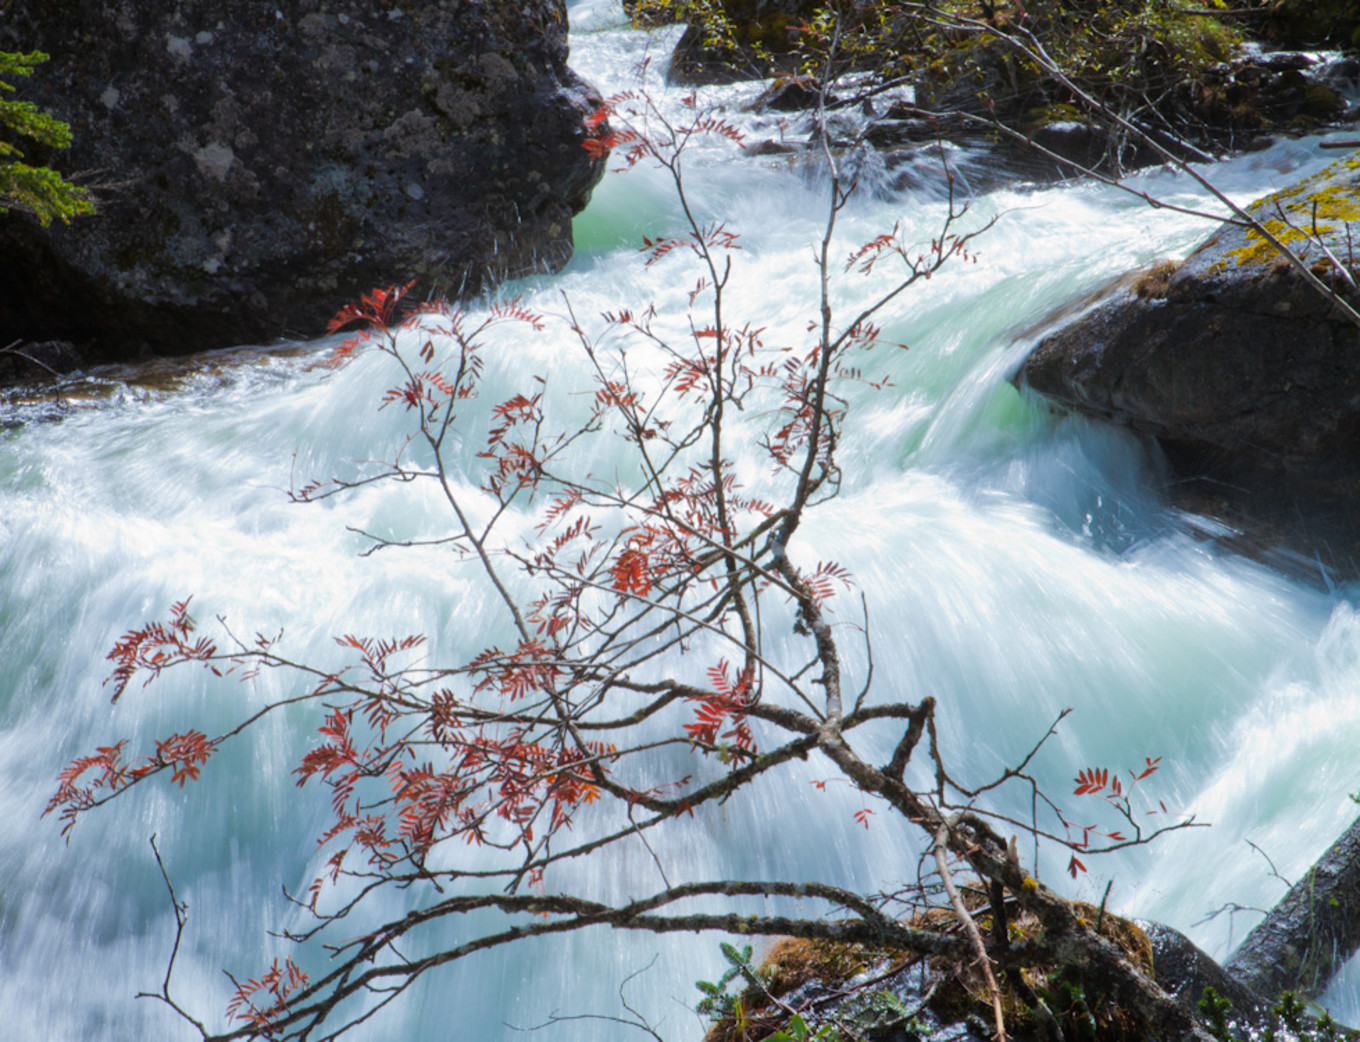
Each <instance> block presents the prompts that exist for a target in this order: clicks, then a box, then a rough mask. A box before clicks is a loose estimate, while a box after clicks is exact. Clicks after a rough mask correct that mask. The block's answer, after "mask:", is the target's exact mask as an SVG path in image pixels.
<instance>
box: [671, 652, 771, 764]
mask: <svg viewBox="0 0 1360 1042" xmlns="http://www.w3.org/2000/svg"><path fill="white" fill-rule="evenodd" d="M731 671H732V666H731V663H729V662H728V661H727V660H726V659H722V660H720V661H719V662H718V664H717V665H716V666H712V667H710V668H709V671H708V682H709V683H710V684H711V685H712V687H713V690H712V691H711V692H707V693H705V694H703V695H696V696H693V697H692V698H691V699H690V701H691V702H693V703H694V722H693V723H689V724H686V725H685V733H686V734H688V735H689V737H690V740H691V741H693V742H695V743H696V744H699V745H703V746H707V747H713V746H720V745H721V746H723V747H725V749H726V752H727V753H728V754H729V755H730V756H731V757H732V759H733V762H739V761H740V760H742V759H746V758H749V757H752V756H754V755H755V754H756V744H755V739H754V738H753V737H752V735H751V728H750V723H749V719H748V717H747V710H749V709H750V707H751V698H752V695H753V692H754V683H755V669H754V667H753V666H750V665H748V666H746V667H745V668H743V669H741V670H739V671H737V672H736V673H735V674H734V675H729V673H731ZM725 726H726V727H727V730H723V728H724V727H725Z"/></svg>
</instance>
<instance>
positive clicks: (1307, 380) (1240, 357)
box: [1022, 156, 1360, 571]
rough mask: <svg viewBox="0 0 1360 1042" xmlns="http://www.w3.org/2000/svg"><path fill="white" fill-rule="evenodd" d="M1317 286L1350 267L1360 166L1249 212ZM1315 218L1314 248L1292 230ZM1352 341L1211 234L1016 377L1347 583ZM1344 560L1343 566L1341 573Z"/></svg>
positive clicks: (1089, 317)
mask: <svg viewBox="0 0 1360 1042" xmlns="http://www.w3.org/2000/svg"><path fill="white" fill-rule="evenodd" d="M1251 212H1252V213H1253V214H1255V215H1256V216H1257V217H1259V218H1260V219H1261V220H1262V221H1264V222H1265V223H1266V225H1267V227H1268V228H1270V229H1272V230H1273V231H1274V232H1275V234H1277V235H1278V236H1279V237H1280V238H1281V239H1283V240H1284V241H1285V242H1286V244H1287V245H1289V246H1291V247H1292V248H1294V249H1296V250H1297V251H1298V252H1299V253H1300V254H1301V255H1302V256H1303V257H1304V258H1305V262H1306V263H1307V264H1308V265H1309V266H1310V268H1311V269H1312V271H1313V272H1314V273H1316V274H1317V275H1318V276H1319V277H1320V278H1321V279H1323V280H1324V281H1326V282H1328V283H1330V284H1331V285H1333V286H1334V287H1336V288H1337V289H1338V291H1339V292H1344V293H1345V295H1347V296H1348V297H1349V299H1351V300H1352V302H1355V301H1357V300H1360V295H1357V294H1356V293H1355V292H1354V291H1353V290H1349V289H1344V285H1343V282H1342V280H1341V279H1340V277H1339V276H1338V274H1337V271H1336V266H1337V262H1338V261H1339V262H1340V263H1341V264H1343V265H1346V266H1348V267H1349V266H1352V265H1353V263H1354V258H1353V257H1352V256H1351V253H1350V241H1349V239H1350V236H1349V227H1350V224H1351V223H1352V222H1354V221H1357V220H1360V156H1357V157H1352V158H1349V159H1346V160H1342V161H1339V162H1338V163H1336V164H1333V166H1331V167H1329V168H1328V169H1327V170H1326V171H1324V172H1322V173H1320V174H1318V175H1316V176H1314V177H1311V178H1308V179H1306V180H1305V181H1303V182H1301V183H1299V184H1297V185H1295V186H1293V187H1292V188H1289V189H1286V190H1284V191H1283V192H1280V193H1277V194H1276V195H1273V196H1270V197H1267V198H1266V199H1263V200H1261V201H1259V202H1257V203H1255V204H1254V205H1253V206H1252V207H1251ZM1315 220H1316V224H1317V227H1318V229H1319V231H1320V232H1321V241H1322V242H1323V243H1326V245H1327V247H1328V249H1330V250H1331V253H1332V256H1331V257H1328V256H1326V255H1325V254H1324V252H1323V250H1322V248H1321V246H1320V245H1319V244H1318V243H1314V242H1310V241H1308V240H1307V239H1306V237H1305V235H1304V231H1303V229H1305V228H1311V227H1312V225H1313V223H1314V221H1315ZM1358 350H1360V329H1357V327H1356V325H1355V324H1354V323H1352V322H1351V321H1349V320H1348V319H1346V318H1345V317H1343V316H1342V315H1341V314H1340V312H1339V311H1338V310H1337V309H1336V308H1335V306H1334V305H1333V304H1332V302H1330V301H1329V300H1327V299H1326V298H1325V297H1324V296H1322V295H1321V294H1319V293H1318V292H1317V291H1316V290H1315V289H1313V288H1312V287H1310V286H1309V285H1308V284H1307V283H1306V282H1305V280H1304V278H1303V277H1302V276H1301V275H1300V274H1299V273H1298V272H1297V271H1296V270H1295V269H1294V268H1293V267H1292V266H1291V265H1290V264H1289V263H1288V262H1287V261H1286V260H1285V259H1284V258H1283V257H1281V256H1280V255H1279V254H1278V253H1277V251H1276V250H1275V248H1274V247H1273V246H1271V245H1270V243H1269V242H1268V241H1266V240H1265V239H1264V238H1263V237H1262V236H1261V235H1260V234H1258V233H1257V232H1255V231H1252V230H1249V229H1244V228H1240V227H1235V226H1229V225H1225V226H1224V227H1223V228H1222V229H1221V230H1220V231H1219V232H1217V233H1216V234H1215V235H1213V236H1212V237H1211V238H1210V239H1209V240H1208V241H1207V242H1206V243H1205V244H1204V245H1202V246H1201V247H1200V248H1199V249H1198V250H1196V251H1195V253H1194V254H1192V255H1191V257H1190V258H1189V259H1188V260H1186V261H1185V262H1184V263H1183V264H1181V265H1179V266H1174V265H1162V266H1159V267H1158V268H1156V269H1152V270H1150V271H1148V272H1145V273H1144V274H1143V275H1142V276H1141V277H1140V278H1137V279H1134V280H1130V281H1126V282H1124V283H1123V284H1121V285H1120V286H1119V287H1117V288H1116V289H1115V290H1114V291H1113V292H1112V293H1111V294H1110V295H1109V296H1108V297H1107V298H1106V299H1105V300H1104V301H1103V302H1102V303H1101V304H1099V305H1097V306H1096V307H1094V309H1092V310H1091V311H1089V312H1088V313H1087V314H1085V315H1084V316H1082V317H1080V318H1078V319H1077V320H1076V321H1074V322H1072V323H1070V324H1069V325H1067V326H1065V327H1062V328H1060V329H1059V330H1058V331H1057V332H1055V333H1053V334H1051V335H1049V336H1048V337H1046V338H1044V339H1043V340H1042V341H1041V342H1040V343H1039V345H1038V347H1037V348H1036V349H1035V351H1034V352H1033V354H1032V355H1031V356H1030V358H1029V359H1028V360H1027V361H1026V362H1025V364H1024V367H1023V370H1022V378H1023V381H1024V382H1025V383H1027V384H1028V385H1029V386H1030V387H1031V388H1033V389H1034V390H1035V391H1037V392H1039V393H1040V394H1042V395H1044V396H1046V397H1047V398H1049V399H1050V400H1052V401H1054V402H1055V403H1057V404H1059V405H1061V406H1063V407H1065V408H1069V409H1073V410H1075V411H1077V412H1082V413H1085V414H1087V415H1091V416H1095V417H1099V418H1101V419H1106V420H1110V421H1112V422H1115V423H1119V424H1123V425H1125V426H1128V427H1131V428H1133V429H1134V430H1136V431H1138V432H1140V433H1142V434H1145V435H1149V436H1151V437H1153V438H1155V439H1157V441H1158V442H1159V443H1160V444H1161V446H1162V448H1163V449H1164V450H1165V452H1166V455H1167V457H1168V459H1169V461H1170V462H1171V465H1172V467H1173V469H1174V470H1175V471H1176V472H1177V474H1178V476H1179V478H1180V479H1181V480H1182V481H1186V482H1198V483H1200V484H1201V485H1203V484H1204V483H1206V482H1207V483H1212V486H1213V488H1214V489H1216V490H1217V492H1218V493H1219V494H1220V495H1221V496H1222V498H1223V499H1224V501H1225V504H1226V505H1227V507H1228V509H1229V512H1231V511H1233V510H1240V511H1241V512H1243V513H1244V514H1245V515H1246V516H1248V517H1257V518H1263V519H1265V520H1267V521H1270V522H1275V521H1280V522H1282V523H1284V524H1285V528H1289V526H1291V525H1292V526H1293V532H1292V534H1290V533H1289V532H1287V531H1286V532H1285V535H1286V537H1287V539H1288V540H1289V541H1297V539H1295V537H1297V538H1299V539H1305V540H1309V541H1310V549H1309V551H1308V553H1309V556H1310V557H1311V556H1312V547H1314V546H1319V547H1320V546H1322V545H1324V544H1326V545H1328V546H1330V548H1331V550H1332V551H1334V552H1335V553H1337V554H1338V555H1339V556H1340V557H1342V558H1345V559H1338V560H1337V562H1336V563H1337V564H1338V565H1340V566H1342V567H1345V568H1346V570H1347V571H1353V570H1354V568H1353V564H1354V560H1355V559H1360V558H1357V550H1358V549H1360V548H1356V547H1355V545H1354V544H1355V540H1356V533H1357V531H1358V530H1360V526H1357V525H1356V524H1355V521H1356V519H1357V518H1360V369H1357V367H1356V366H1355V364H1354V359H1355V357H1356V352H1357V351H1358ZM1347 560H1350V562H1351V563H1350V564H1349V565H1348V564H1347Z"/></svg>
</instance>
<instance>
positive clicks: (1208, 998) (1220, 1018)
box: [1199, 988, 1360, 1042]
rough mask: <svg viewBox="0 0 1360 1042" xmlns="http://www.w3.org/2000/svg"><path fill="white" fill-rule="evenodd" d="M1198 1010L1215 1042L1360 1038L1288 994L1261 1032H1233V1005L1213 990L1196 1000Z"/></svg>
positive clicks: (1359, 1033)
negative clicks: (1313, 1011) (1314, 1012)
mask: <svg viewBox="0 0 1360 1042" xmlns="http://www.w3.org/2000/svg"><path fill="white" fill-rule="evenodd" d="M1199 1011H1200V1013H1201V1015H1203V1017H1204V1019H1205V1022H1206V1025H1207V1026H1208V1028H1209V1034H1210V1035H1212V1036H1213V1037H1214V1039H1215V1040H1216V1042H1247V1040H1248V1039H1251V1040H1257V1042H1283V1040H1284V1039H1289V1040H1292V1042H1355V1040H1356V1039H1360V1031H1351V1030H1349V1029H1346V1028H1343V1027H1341V1026H1340V1025H1339V1024H1337V1022H1336V1021H1334V1020H1333V1019H1332V1017H1331V1014H1329V1013H1328V1012H1327V1011H1326V1010H1323V1011H1322V1012H1321V1013H1319V1014H1316V1015H1315V1014H1313V1013H1312V1012H1310V1011H1309V1009H1308V1007H1307V1006H1306V1005H1304V1003H1303V1002H1301V1001H1299V999H1298V997H1297V996H1296V995H1295V994H1294V993H1293V992H1291V991H1286V992H1285V993H1284V994H1283V995H1281V996H1280V1001H1279V1003H1277V1004H1276V1006H1275V1008H1274V1009H1273V1010H1271V1018H1272V1022H1271V1023H1269V1024H1266V1025H1265V1027H1264V1030H1260V1031H1258V1030H1255V1029H1241V1030H1234V1025H1233V1024H1232V1023H1231V1022H1229V1020H1228V1014H1229V1013H1230V1012H1231V1011H1232V1003H1231V1002H1229V1001H1228V1000H1227V999H1226V998H1224V997H1223V996H1221V995H1219V994H1218V992H1216V991H1214V989H1213V988H1205V989H1204V997H1203V998H1202V999H1200V1000H1199Z"/></svg>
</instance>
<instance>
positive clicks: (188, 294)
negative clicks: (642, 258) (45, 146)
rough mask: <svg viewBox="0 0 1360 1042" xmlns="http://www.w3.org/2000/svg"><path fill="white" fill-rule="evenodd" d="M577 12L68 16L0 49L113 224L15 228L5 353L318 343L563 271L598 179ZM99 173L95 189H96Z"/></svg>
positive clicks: (554, 6)
mask: <svg viewBox="0 0 1360 1042" xmlns="http://www.w3.org/2000/svg"><path fill="white" fill-rule="evenodd" d="M566 31H567V24H566V10H565V5H564V3H563V2H562V0H525V2H524V3H519V4H515V5H505V4H498V3H491V2H483V0H477V2H473V0H431V2H428V3H421V4H416V5H411V6H410V7H409V8H408V7H402V6H400V5H399V3H398V2H397V0H383V2H381V3H377V4H373V3H360V2H359V0H332V2H328V3H326V4H324V5H323V4H321V3H320V2H318V0H292V2H290V3H287V4H279V3H275V2H264V0H231V2H228V0H202V2H199V3H195V4H192V5H185V4H182V3H177V2H174V0H136V2H133V0H115V2H102V0H101V2H96V0H69V2H65V3H61V4H24V5H15V6H14V7H11V8H10V9H9V10H7V11H6V13H5V19H4V21H3V23H0V49H3V50H31V49H35V48H40V49H42V50H44V51H46V52H48V53H50V54H51V55H52V61H51V62H50V63H49V64H48V65H46V66H44V67H43V69H42V70H41V72H40V74H39V75H37V76H35V77H34V78H33V80H32V81H31V82H29V83H26V84H25V85H24V87H23V97H25V98H26V99H28V100H32V101H35V102H37V103H38V104H39V105H40V106H41V107H42V108H44V109H48V110H50V111H52V112H53V113H54V114H55V115H57V116H58V117H60V118H62V119H65V120H66V121H68V122H69V123H70V124H71V126H72V130H73V132H74V138H75V141H74V145H73V146H72V148H71V149H70V150H69V152H66V153H62V155H61V156H60V163H61V165H62V168H63V169H64V170H66V171H72V172H76V173H77V175H78V176H77V179H78V180H83V181H85V182H87V183H90V184H92V185H94V186H96V190H95V195H96V198H97V199H98V202H99V213H98V215H96V216H95V217H92V218H89V219H85V220H80V221H76V222H73V223H72V224H71V225H70V226H69V227H64V226H60V225H54V226H52V227H51V228H47V229H41V228H39V227H37V226H36V224H33V223H31V222H28V221H26V220H23V219H20V218H16V217H13V216H11V217H9V218H7V219H6V220H4V221H3V223H0V331H3V333H4V334H5V336H6V340H8V339H13V338H15V337H24V338H25V339H31V340H46V339H52V338H62V339H66V340H70V341H74V342H76V343H79V344H81V345H82V346H83V347H86V349H87V351H88V354H89V358H90V360H93V361H104V360H110V359H115V358H121V357H129V356H135V355H136V354H138V353H140V352H143V351H148V352H152V353H157V354H168V353H181V352H185V351H191V350H197V349H202V348H210V347H217V346H223V345H229V344H237V343H245V342H264V341H272V340H274V339H275V338H278V337H280V336H283V335H289V334H293V335H310V334H314V333H316V332H317V331H318V330H320V329H321V328H322V327H323V325H324V323H325V321H326V320H327V318H328V317H329V316H330V315H331V314H333V313H334V311H335V310H336V309H337V308H338V307H339V306H340V305H341V304H342V303H344V302H345V301H347V300H348V299H351V298H352V297H353V296H355V295H356V294H357V293H359V292H362V291H365V290H367V289H368V288H371V287H372V286H374V285H378V284H387V283H392V282H404V281H406V280H408V279H418V280H420V282H421V285H422V289H431V290H434V291H443V292H448V293H459V292H464V291H470V290H475V289H477V288H479V287H480V286H482V285H483V284H485V283H486V282H487V281H488V279H495V278H500V277H506V276H516V275H520V274H523V273H526V272H532V271H541V270H553V269H555V268H558V267H560V266H561V265H562V264H563V263H564V262H565V261H566V259H567V258H568V256H569V255H570V252H571V217H572V215H573V214H574V213H576V212H577V211H579V210H580V209H581V208H582V207H583V206H584V204H585V202H586V200H587V198H588V196H589V193H590V190H591V188H592V187H593V185H594V183H595V182H596V180H597V179H598V177H599V175H600V174H601V172H602V169H603V166H602V164H601V163H600V162H599V161H597V160H592V158H591V157H590V156H589V155H588V154H587V153H586V152H585V150H584V149H583V148H582V147H581V145H582V141H583V140H584V138H585V134H586V130H585V127H584V125H583V121H584V119H585V117H586V115H587V114H588V113H589V112H590V111H592V109H593V107H594V105H595V100H594V95H593V92H592V90H591V88H590V87H589V86H588V85H587V84H585V83H584V82H582V81H581V80H580V79H579V78H578V77H576V76H575V74H574V73H572V71H571V70H570V69H569V68H568V66H567V40H566ZM82 172H83V173H82Z"/></svg>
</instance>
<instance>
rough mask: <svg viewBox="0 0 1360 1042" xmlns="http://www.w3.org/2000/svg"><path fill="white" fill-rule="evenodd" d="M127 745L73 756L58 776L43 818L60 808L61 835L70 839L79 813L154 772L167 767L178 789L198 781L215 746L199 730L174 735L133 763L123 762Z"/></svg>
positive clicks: (100, 748)
mask: <svg viewBox="0 0 1360 1042" xmlns="http://www.w3.org/2000/svg"><path fill="white" fill-rule="evenodd" d="M126 745H127V741H126V739H125V740H123V741H121V742H117V743H116V744H114V745H101V746H100V747H99V748H98V749H96V750H95V751H94V754H93V755H91V756H78V757H76V758H75V759H74V760H72V761H71V762H70V763H69V764H67V766H66V767H65V768H63V769H62V771H61V773H60V774H58V775H57V791H56V792H55V793H53V794H52V798H51V799H49V800H48V801H47V806H46V808H45V809H44V810H43V817H46V816H47V815H48V814H51V813H52V812H53V811H54V810H57V809H58V808H60V809H61V813H60V814H59V815H58V818H59V820H60V821H61V823H62V825H61V832H62V835H63V836H68V837H69V836H70V833H71V829H72V828H73V827H74V825H75V823H76V817H77V816H78V815H79V814H80V812H81V811H84V810H88V809H89V808H91V807H93V806H95V805H96V804H97V803H99V802H101V801H102V800H105V799H108V798H109V797H110V796H112V795H113V794H114V793H116V792H118V791H120V790H122V789H125V788H127V787H128V786H129V785H131V784H132V783H133V782H135V781H139V780H141V779H142V778H144V777H146V776H148V775H150V774H153V773H155V772H156V771H159V770H162V769H165V768H169V769H170V771H171V779H172V780H173V781H174V782H175V783H176V784H178V785H179V786H180V787H181V788H183V786H184V783H185V782H190V781H197V780H198V776H199V773H200V771H201V770H202V765H203V764H204V763H206V762H207V761H208V758H209V757H210V756H212V754H213V750H214V748H215V747H216V745H217V743H216V742H213V741H210V740H209V739H208V736H207V735H205V734H203V732H201V731H186V732H185V733H184V734H173V735H171V736H170V737H169V738H166V739H163V740H160V741H157V742H156V751H155V753H153V754H151V755H149V756H144V757H143V758H142V759H141V760H140V761H137V762H135V763H132V764H127V763H124V762H123V748H124V746H126ZM82 780H83V781H84V784H81V782H82Z"/></svg>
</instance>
